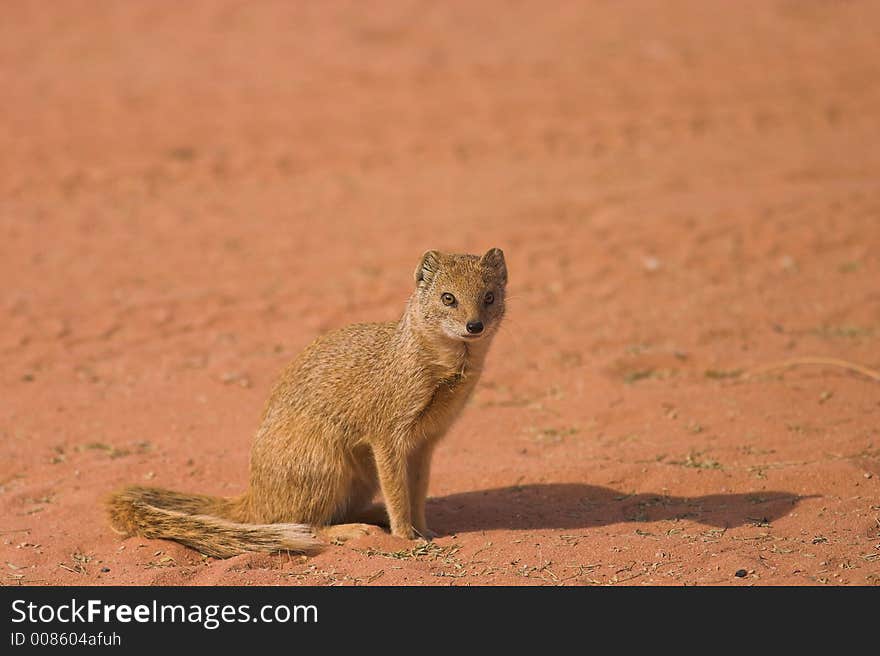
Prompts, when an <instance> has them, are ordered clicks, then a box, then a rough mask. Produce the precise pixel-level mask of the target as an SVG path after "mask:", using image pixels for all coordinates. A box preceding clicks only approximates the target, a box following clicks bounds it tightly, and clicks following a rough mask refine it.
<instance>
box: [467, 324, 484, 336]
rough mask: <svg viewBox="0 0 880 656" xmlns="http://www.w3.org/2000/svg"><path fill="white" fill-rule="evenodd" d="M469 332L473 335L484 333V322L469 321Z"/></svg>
mask: <svg viewBox="0 0 880 656" xmlns="http://www.w3.org/2000/svg"><path fill="white" fill-rule="evenodd" d="M467 331H468V332H469V333H470V334H471V335H479V334H480V333H481V332H483V322H482V321H468V322H467Z"/></svg>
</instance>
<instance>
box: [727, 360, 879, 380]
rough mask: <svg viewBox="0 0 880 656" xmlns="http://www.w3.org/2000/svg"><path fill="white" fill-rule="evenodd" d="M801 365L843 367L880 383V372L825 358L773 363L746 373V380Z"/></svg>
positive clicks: (852, 363)
mask: <svg viewBox="0 0 880 656" xmlns="http://www.w3.org/2000/svg"><path fill="white" fill-rule="evenodd" d="M801 365H817V366H830V367H841V368H843V369H847V370H849V371H855V372H856V373H859V374H862V375H863V376H867V377H868V378H871V379H872V380H876V381H877V382H880V371H875V370H874V369H868V367H863V366H862V365H860V364H855V363H854V362H848V361H846V360H838V359H837V358H824V357H804V358H793V359H791V360H782V361H781V362H772V363H770V364H767V365H764V366H763V367H758V368H757V369H752V370H751V371H747V372H745V374H744V378H751V377H752V376H757V375H759V374H765V373H767V372H770V371H775V370H777V369H790V368H791V367H798V366H801Z"/></svg>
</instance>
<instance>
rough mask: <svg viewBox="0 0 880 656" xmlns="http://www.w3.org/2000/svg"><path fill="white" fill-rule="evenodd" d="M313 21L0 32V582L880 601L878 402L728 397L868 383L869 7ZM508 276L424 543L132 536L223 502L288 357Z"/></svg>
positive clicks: (14, 9) (821, 391) (257, 18)
mask: <svg viewBox="0 0 880 656" xmlns="http://www.w3.org/2000/svg"><path fill="white" fill-rule="evenodd" d="M293 4H294V3H277V4H266V3H259V4H257V3H253V4H252V3H232V2H230V3H227V5H225V6H224V4H221V3H219V2H205V3H202V4H194V3H177V4H175V5H174V7H173V8H170V7H169V6H168V5H165V4H161V6H160V5H159V4H157V3H147V2H142V3H136V2H126V3H112V2H106V3H98V2H68V3H40V2H33V3H26V2H10V3H5V4H4V8H3V13H4V19H3V21H2V22H0V88H2V103H0V244H2V255H3V256H2V258H0V279H2V281H3V284H2V288H0V321H2V331H0V399H2V401H0V436H2V461H0V492H2V494H0V513H2V519H0V566H2V568H3V574H2V580H3V583H4V584H7V585H15V584H19V583H29V584H50V583H53V584H131V583H139V584H201V585H204V584H220V583H224V584H235V585H240V584H279V583H280V584H364V583H373V584H429V585H466V584H558V583H563V584H595V583H599V584H605V583H624V584H633V585H637V584H711V583H722V584H738V585H749V584H817V583H827V584H877V583H878V582H880V519H878V518H880V432H878V425H880V422H878V420H880V383H877V382H874V381H871V380H870V379H869V378H866V377H862V376H859V375H857V374H854V373H852V372H848V371H846V370H844V369H839V368H831V367H806V366H805V367H798V368H795V369H791V370H788V371H775V372H772V373H770V374H767V375H761V376H757V377H751V378H745V377H743V376H742V375H740V372H742V371H747V370H750V369H752V368H754V367H759V366H762V365H765V364H768V363H772V362H775V361H779V360H782V359H786V358H792V357H803V356H818V355H821V356H827V357H836V358H843V359H846V360H849V361H851V362H855V363H860V364H863V365H865V366H870V367H873V368H877V367H878V366H880V350H878V339H880V303H878V302H880V285H878V272H880V258H878V253H880V185H878V179H880V148H878V147H877V145H878V138H880V119H878V117H880V86H878V85H877V80H878V79H880V42H878V40H877V31H876V26H877V24H878V22H880V10H878V5H877V4H876V3H870V2H834V3H831V2H813V1H809V0H797V1H795V0H786V1H776V2H764V1H761V2H737V3H722V2H716V3H707V2H703V1H702V0H694V1H693V2H674V3H670V2H666V1H662V2H661V1H659V0H658V1H657V2H633V3H630V2H627V3H617V2H592V3H588V4H584V5H578V4H570V3H550V4H548V3H529V2H505V3H500V2H499V3H495V4H490V3H488V2H480V3H441V4H440V5H439V6H438V4H437V3H427V2H401V3H387V2H383V3H381V10H380V8H379V7H376V6H374V4H375V3H371V6H369V7H367V6H366V5H363V4H362V3H347V4H337V3H320V4H321V6H320V7H316V6H298V7H294V6H292V5H293ZM300 4H303V5H304V4H305V3H300ZM490 246H500V247H502V248H504V249H505V251H506V253H507V256H508V262H509V266H510V272H511V285H512V291H511V294H512V299H511V301H510V310H509V317H510V318H509V321H508V322H507V324H506V327H505V328H504V329H503V332H502V333H501V334H500V335H499V337H498V338H497V340H496V342H495V345H494V347H493V353H492V354H491V356H490V361H489V365H488V369H487V371H486V373H485V377H484V382H483V383H482V384H481V386H480V388H479V390H478V392H477V394H476V396H475V398H474V400H473V402H472V403H471V404H470V406H469V407H468V409H467V410H466V412H465V414H464V416H463V417H462V419H461V421H460V422H459V423H458V424H457V425H456V427H455V428H454V429H453V431H452V432H451V434H450V435H449V436H448V438H447V439H446V441H445V442H444V444H443V445H442V447H441V448H440V450H439V452H438V454H437V458H436V466H435V471H434V476H433V478H432V481H431V494H432V499H431V500H430V502H429V509H428V510H429V519H430V523H431V524H432V526H433V528H434V529H435V530H438V531H440V532H441V533H442V534H443V537H441V538H439V539H438V540H437V541H436V543H434V545H431V546H429V547H422V548H416V549H413V547H414V546H416V547H417V546H418V545H416V544H414V543H409V542H406V541H403V540H398V539H396V538H391V537H390V536H387V535H384V534H383V535H375V536H367V537H365V538H363V539H360V540H358V541H356V542H353V543H349V544H347V545H345V546H339V547H332V548H329V549H327V550H326V552H324V553H323V554H321V555H319V556H317V557H314V558H308V559H306V558H299V557H290V556H287V555H246V556H241V557H237V558H232V559H230V560H226V561H219V560H213V559H206V558H202V557H201V556H200V555H199V554H197V553H195V552H193V551H191V550H188V549H185V548H183V547H181V546H179V545H176V544H173V543H169V542H164V541H150V540H144V539H137V538H134V539H128V540H124V541H122V540H120V539H119V538H118V537H117V536H116V535H114V534H113V533H112V532H111V530H110V529H109V527H108V525H107V523H106V521H105V518H104V515H103V512H102V507H101V503H100V500H101V497H102V496H103V495H104V494H105V493H107V492H108V491H109V490H111V489H113V488H115V487H117V486H120V485H122V484H126V483H142V484H153V485H161V486H168V487H172V488H176V489H180V490H189V491H199V492H207V493H215V494H235V493H238V492H239V491H241V490H242V489H243V486H244V485H245V482H246V478H247V462H248V451H249V447H250V442H251V437H252V434H253V432H254V429H255V428H256V424H257V421H258V418H259V414H260V411H261V409H262V404H263V401H264V399H265V398H266V396H267V394H268V391H269V388H270V386H271V384H272V382H273V379H274V377H275V376H276V374H277V373H278V371H279V370H280V369H281V367H282V366H283V365H284V364H285V362H286V361H287V360H289V359H290V358H291V357H292V356H293V355H294V354H295V353H296V352H297V351H298V350H299V349H301V348H302V347H303V346H304V345H305V344H306V343H308V342H309V341H310V340H311V339H312V338H314V337H315V335H317V334H318V333H320V332H321V331H324V330H327V329H329V328H332V327H336V326H340V325H343V324H346V323H349V322H353V321H365V320H387V319H391V318H394V317H396V316H397V315H398V314H399V313H400V312H401V309H402V306H403V302H404V299H405V298H406V296H407V295H408V293H409V290H410V284H411V282H410V276H411V271H412V269H413V267H414V266H415V263H416V261H417V259H418V257H419V255H420V254H421V252H422V251H423V250H425V249H427V248H441V249H448V250H455V251H470V252H476V251H480V250H483V249H485V248H487V247H490ZM740 569H744V570H746V572H747V574H746V576H745V577H743V578H736V577H735V576H734V573H735V572H736V571H737V570H740Z"/></svg>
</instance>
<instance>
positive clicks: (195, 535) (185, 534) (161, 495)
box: [107, 486, 324, 558]
mask: <svg viewBox="0 0 880 656" xmlns="http://www.w3.org/2000/svg"><path fill="white" fill-rule="evenodd" d="M243 502H244V500H243V499H221V498H218V497H209V496H204V495H199V494H181V493H179V492H172V491H171V490H162V489H159V488H152V487H138V486H135V487H128V488H125V489H124V490H122V491H120V492H116V493H115V494H113V495H111V497H110V498H109V500H108V501H107V507H108V510H109V513H110V523H111V524H112V525H113V528H114V529H115V530H116V531H117V532H119V533H122V534H123V535H142V536H143V537H145V538H163V539H166V540H175V541H177V542H180V543H181V544H185V545H186V546H188V547H192V548H193V549H196V550H197V551H200V552H201V553H203V554H206V555H208V556H216V557H217V558H228V557H230V556H235V555H238V554H241V553H245V552H248V551H293V552H296V553H314V552H316V551H319V550H320V549H321V547H322V546H324V545H323V544H322V543H321V542H320V541H319V540H318V539H317V538H316V537H315V534H314V531H313V530H312V528H311V527H310V526H307V525H305V524H247V523H242V522H239V521H236V519H237V518H240V517H241V516H242V513H241V508H242V506H243Z"/></svg>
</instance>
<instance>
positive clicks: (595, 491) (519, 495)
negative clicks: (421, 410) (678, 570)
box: [428, 483, 809, 534]
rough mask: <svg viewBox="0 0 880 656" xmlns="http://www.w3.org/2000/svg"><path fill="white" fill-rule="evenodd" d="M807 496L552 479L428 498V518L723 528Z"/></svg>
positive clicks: (479, 525)
mask: <svg viewBox="0 0 880 656" xmlns="http://www.w3.org/2000/svg"><path fill="white" fill-rule="evenodd" d="M805 498H809V497H803V496H799V495H797V494H792V493H789V492H766V491H760V492H750V493H745V494H710V495H705V496H696V497H675V496H669V495H665V494H651V493H644V494H632V495H631V494H626V493H624V492H621V491H618V490H614V489H612V488H608V487H599V486H596V485H583V484H580V483H547V484H530V485H516V486H510V487H500V488H492V489H488V490H476V491H473V492H461V493H457V494H450V495H447V496H444V497H437V498H433V499H430V500H429V501H428V515H429V517H428V521H429V524H430V525H431V526H432V528H434V529H435V530H439V531H441V532H443V533H447V534H448V533H455V532H465V531H480V530H491V529H514V530H527V529H574V528H588V527H594V526H608V525H610V524H617V523H621V522H654V521H661V520H672V519H689V520H693V521H696V522H700V523H702V524H708V525H711V526H717V527H720V528H732V527H735V526H742V525H745V524H757V525H761V524H764V523H769V522H772V521H774V520H776V519H778V518H780V517H782V516H783V515H786V514H787V513H789V512H790V511H791V509H792V508H794V506H795V505H797V503H798V502H799V501H801V500H803V499H805Z"/></svg>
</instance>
